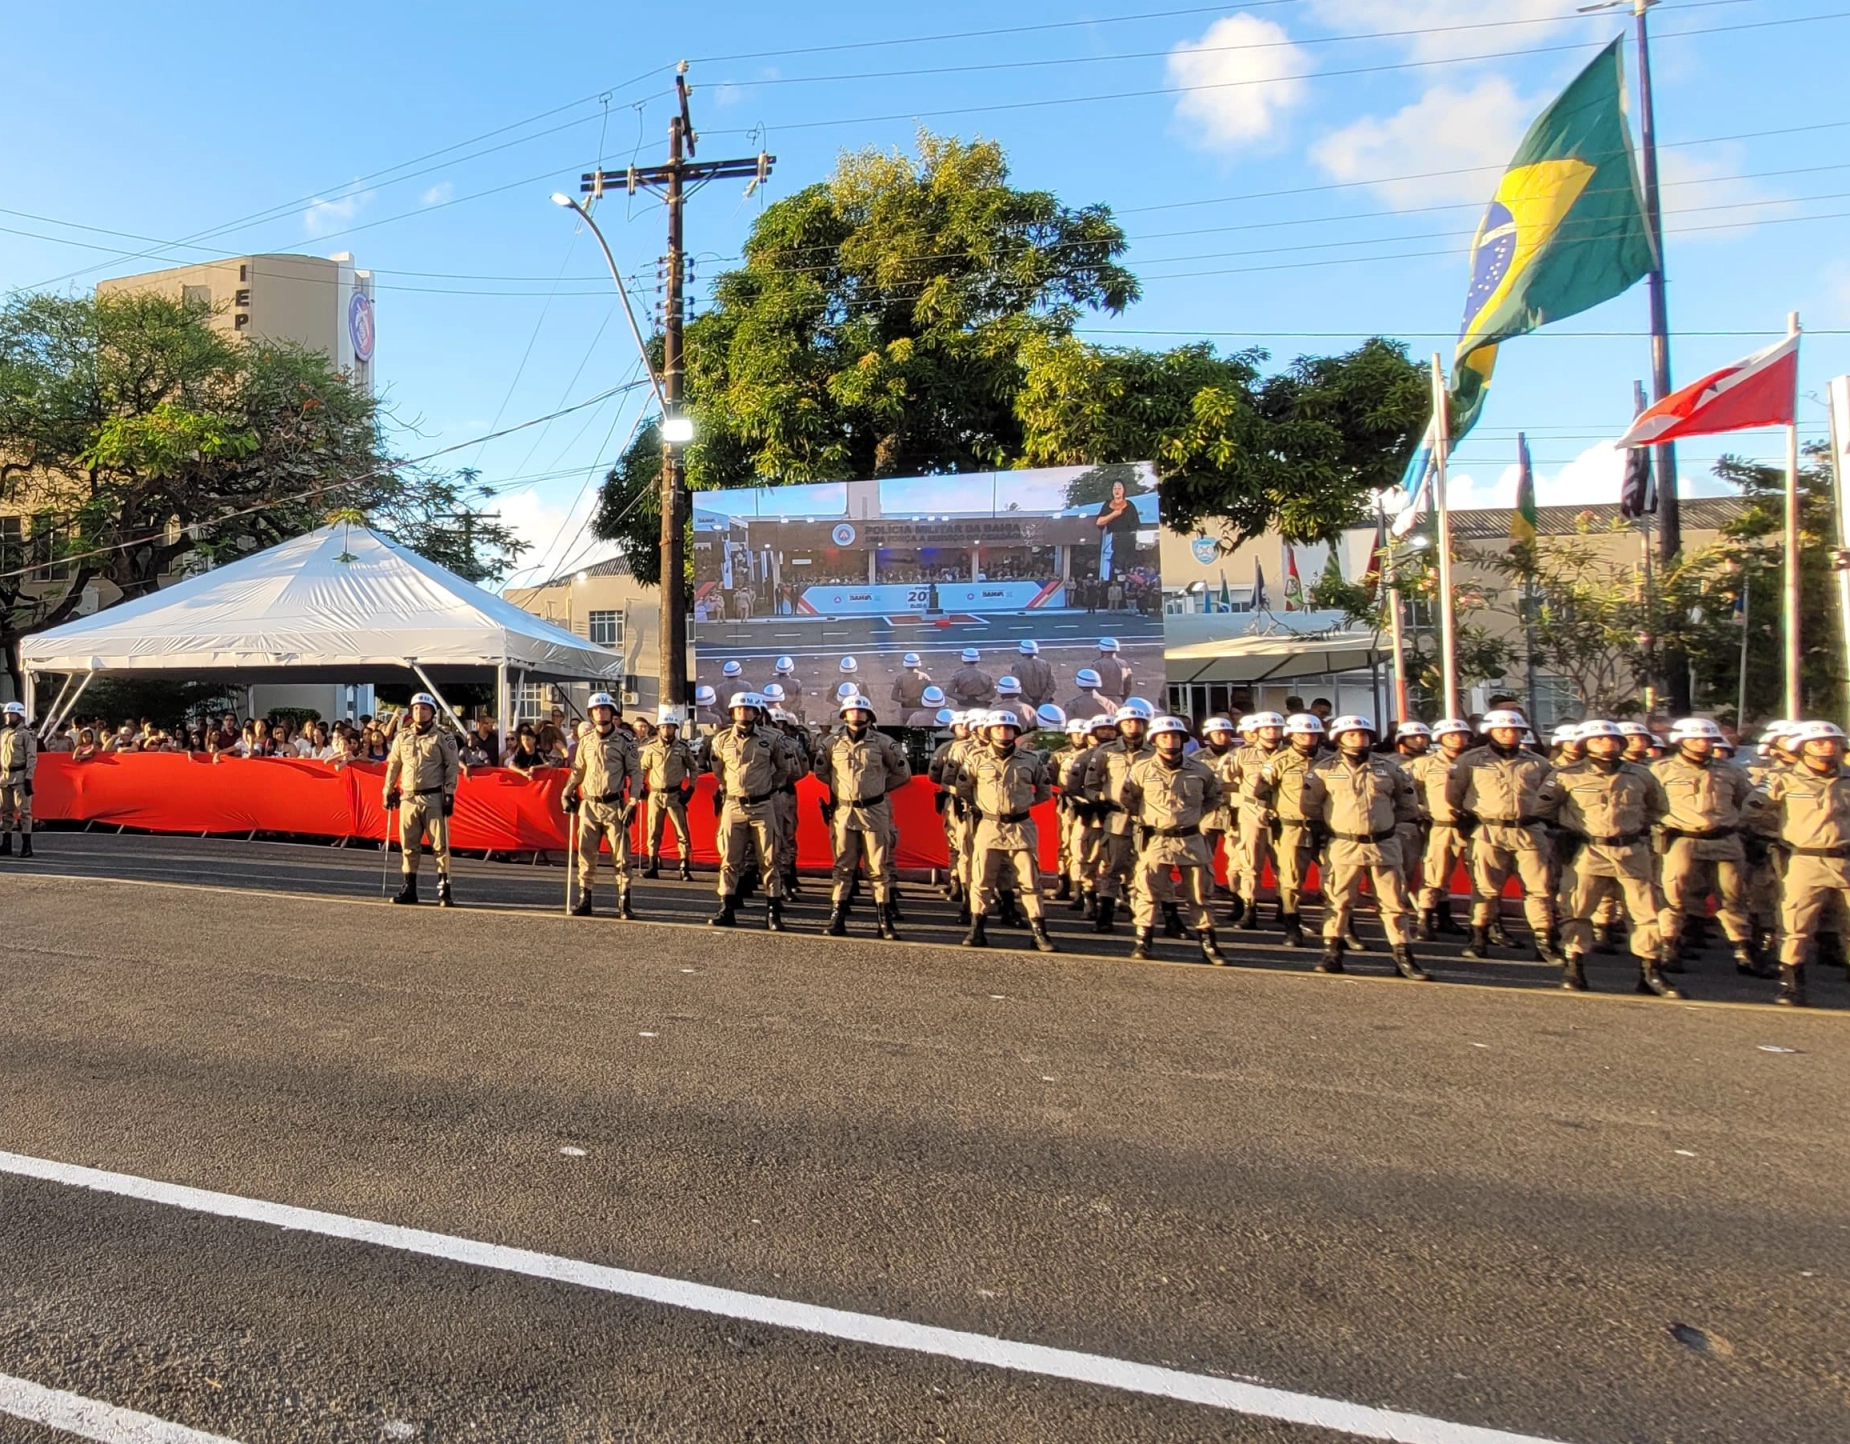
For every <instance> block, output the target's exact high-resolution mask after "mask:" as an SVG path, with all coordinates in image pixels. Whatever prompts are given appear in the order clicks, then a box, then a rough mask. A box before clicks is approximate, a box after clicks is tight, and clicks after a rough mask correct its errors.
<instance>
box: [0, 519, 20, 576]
mask: <svg viewBox="0 0 1850 1444" xmlns="http://www.w3.org/2000/svg"><path fill="white" fill-rule="evenodd" d="M25 542H26V523H25V518H23V517H18V516H0V572H14V571H18V570H19V568H21V567H23V566H24V565H25V564H26V547H25Z"/></svg>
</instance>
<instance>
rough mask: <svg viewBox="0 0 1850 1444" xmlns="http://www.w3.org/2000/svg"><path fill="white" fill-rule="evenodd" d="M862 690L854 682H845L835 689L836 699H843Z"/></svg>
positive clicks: (838, 700)
mask: <svg viewBox="0 0 1850 1444" xmlns="http://www.w3.org/2000/svg"><path fill="white" fill-rule="evenodd" d="M860 690H861V689H860V688H859V687H857V686H855V685H854V683H852V682H843V683H842V684H841V686H839V687H837V688H836V689H835V700H836V701H837V702H840V701H843V700H844V699H846V698H849V697H852V696H854V695H855V694H856V693H857V692H859V691H860Z"/></svg>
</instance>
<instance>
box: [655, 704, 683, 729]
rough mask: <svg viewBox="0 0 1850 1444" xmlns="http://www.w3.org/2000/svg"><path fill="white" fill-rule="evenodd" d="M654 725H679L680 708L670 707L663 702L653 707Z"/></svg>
mask: <svg viewBox="0 0 1850 1444" xmlns="http://www.w3.org/2000/svg"><path fill="white" fill-rule="evenodd" d="M655 725H656V726H657V727H679V726H680V725H681V709H680V708H679V707H670V706H669V705H668V704H667V703H666V702H664V703H663V704H662V705H661V706H659V707H657V708H656V709H655Z"/></svg>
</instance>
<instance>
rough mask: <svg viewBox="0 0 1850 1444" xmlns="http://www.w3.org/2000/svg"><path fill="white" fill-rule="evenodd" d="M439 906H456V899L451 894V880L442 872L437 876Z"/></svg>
mask: <svg viewBox="0 0 1850 1444" xmlns="http://www.w3.org/2000/svg"><path fill="white" fill-rule="evenodd" d="M437 906H438V907H440V908H453V907H455V906H456V899H455V898H453V897H451V896H450V880H449V878H448V877H447V876H445V875H442V874H439V875H438V878H437Z"/></svg>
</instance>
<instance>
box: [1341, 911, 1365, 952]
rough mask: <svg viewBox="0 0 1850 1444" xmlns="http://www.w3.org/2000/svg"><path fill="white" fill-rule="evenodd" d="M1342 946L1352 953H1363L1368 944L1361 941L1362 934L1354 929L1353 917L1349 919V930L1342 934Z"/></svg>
mask: <svg viewBox="0 0 1850 1444" xmlns="http://www.w3.org/2000/svg"><path fill="white" fill-rule="evenodd" d="M1343 946H1344V947H1345V948H1347V949H1348V950H1349V951H1350V952H1352V953H1365V952H1367V951H1368V944H1366V943H1364V942H1363V941H1362V935H1361V934H1360V933H1358V932H1357V931H1356V930H1355V922H1354V920H1353V919H1351V920H1350V923H1349V931H1348V932H1346V933H1344V934H1343Z"/></svg>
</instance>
